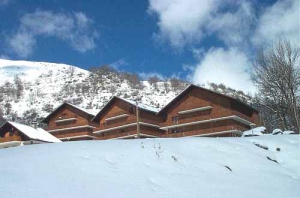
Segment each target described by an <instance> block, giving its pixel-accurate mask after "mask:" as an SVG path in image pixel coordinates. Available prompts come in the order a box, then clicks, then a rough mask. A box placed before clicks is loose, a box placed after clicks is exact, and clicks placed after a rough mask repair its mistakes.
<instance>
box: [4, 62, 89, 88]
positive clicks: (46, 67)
mask: <svg viewBox="0 0 300 198" xmlns="http://www.w3.org/2000/svg"><path fill="white" fill-rule="evenodd" d="M70 68H74V70H75V74H76V73H82V74H84V75H87V74H88V73H89V72H88V71H86V70H83V69H80V68H78V67H74V66H71V65H66V64H58V63H47V62H31V61H14V60H6V59H0V79H2V80H1V81H0V85H3V84H4V83H5V82H6V81H9V82H13V79H14V77H15V76H16V75H18V76H19V77H20V78H21V79H22V80H23V81H25V82H35V80H36V79H38V78H39V77H41V76H45V77H46V78H49V73H53V75H52V76H51V77H53V76H54V77H55V76H57V77H58V76H61V77H66V73H67V72H68V70H70Z"/></svg>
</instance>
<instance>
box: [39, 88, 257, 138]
mask: <svg viewBox="0 0 300 198" xmlns="http://www.w3.org/2000/svg"><path fill="white" fill-rule="evenodd" d="M44 122H45V123H47V124H48V132H50V133H51V134H53V135H54V136H56V137H57V138H59V139H61V140H63V141H70V140H92V139H98V140H105V139H120V138H122V139H130V138H148V137H165V138H166V137H185V136H207V137H236V136H241V133H242V132H243V131H245V130H249V129H250V128H251V127H254V126H255V125H257V124H258V123H259V116H258V111H257V110H255V109H254V108H252V107H250V106H249V105H247V104H245V103H243V102H241V101H239V100H237V99H234V98H232V97H229V96H226V95H223V94H220V93H216V92H214V91H211V90H208V89H205V88H202V87H198V86H195V85H190V86H188V87H187V88H186V89H185V90H184V91H183V92H182V93H181V94H179V95H178V96H177V97H175V98H174V99H173V100H172V101H171V102H170V103H169V104H167V105H166V106H165V107H164V108H162V109H161V110H158V109H156V108H153V107H149V106H146V105H143V104H141V103H138V104H137V103H135V102H134V101H131V100H127V99H122V98H119V97H116V96H114V97H113V98H112V99H111V100H110V101H109V102H108V103H107V104H106V105H105V106H104V107H103V108H102V109H101V110H100V111H99V112H98V113H97V115H95V116H94V115H92V114H90V113H88V112H87V111H86V110H83V109H81V108H79V107H76V106H74V105H71V104H68V103H64V104H63V105H61V106H60V107H59V108H57V109H56V110H55V111H54V112H53V113H51V114H50V115H49V116H48V117H47V118H45V120H44Z"/></svg>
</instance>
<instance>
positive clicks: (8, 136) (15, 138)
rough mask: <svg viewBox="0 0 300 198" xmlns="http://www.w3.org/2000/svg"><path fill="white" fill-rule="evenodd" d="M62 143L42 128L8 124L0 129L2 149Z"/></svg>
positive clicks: (0, 146)
mask: <svg viewBox="0 0 300 198" xmlns="http://www.w3.org/2000/svg"><path fill="white" fill-rule="evenodd" d="M46 142H48V143H52V142H61V141H60V140H58V139H57V138H55V137H54V136H52V135H51V134H49V133H48V132H46V131H45V130H43V129H41V128H33V127H30V126H27V125H23V124H19V123H15V122H6V123H4V124H3V125H2V126H1V127H0V148H8V147H13V146H20V145H26V144H39V143H46Z"/></svg>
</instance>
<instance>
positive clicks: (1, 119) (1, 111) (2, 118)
mask: <svg viewBox="0 0 300 198" xmlns="http://www.w3.org/2000/svg"><path fill="white" fill-rule="evenodd" d="M3 116H4V115H3V110H2V108H1V106H0V126H2V124H3V123H4V122H5V119H4V117H3Z"/></svg>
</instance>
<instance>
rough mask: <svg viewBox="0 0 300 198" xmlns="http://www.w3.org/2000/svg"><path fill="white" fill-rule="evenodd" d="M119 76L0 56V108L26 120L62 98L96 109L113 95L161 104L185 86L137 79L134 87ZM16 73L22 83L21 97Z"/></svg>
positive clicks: (8, 115)
mask: <svg viewBox="0 0 300 198" xmlns="http://www.w3.org/2000/svg"><path fill="white" fill-rule="evenodd" d="M122 75H123V74H115V73H109V72H108V73H101V74H98V76H97V75H96V76H95V75H91V72H89V71H86V70H83V69H80V68H78V67H75V66H71V65H66V64H56V63H45V62H30V61H11V60H3V59H0V79H3V80H1V81H0V86H1V87H0V109H3V111H4V115H5V116H6V118H7V119H9V120H17V121H19V122H23V123H28V122H30V121H32V120H35V119H39V118H41V117H45V116H46V115H48V114H49V113H50V112H51V111H52V110H53V109H54V108H56V107H57V106H59V105H60V104H61V103H62V102H64V101H68V102H70V103H72V104H75V105H78V106H80V107H82V108H86V109H94V110H99V109H100V108H102V106H103V105H104V104H105V103H106V102H107V101H108V100H109V99H110V98H111V97H112V96H114V95H117V96H120V97H124V98H128V99H133V100H136V99H138V100H140V101H141V102H143V103H145V104H148V105H152V106H154V107H162V106H164V105H165V104H166V103H168V102H169V101H170V100H171V99H172V98H173V97H174V96H175V95H176V94H177V93H179V92H180V91H181V90H182V89H183V88H184V86H182V87H181V88H180V89H178V90H177V91H174V90H172V89H171V88H168V90H166V89H165V88H164V89H162V88H163V86H164V87H165V83H164V82H157V83H156V85H155V87H154V86H152V85H150V83H149V82H147V81H143V82H140V81H138V83H141V86H140V87H138V88H135V87H134V86H133V85H132V83H131V84H130V82H129V81H130V79H131V78H132V77H131V76H130V75H129V74H126V75H127V78H125V77H124V79H120V78H121V76H122ZM128 75H129V76H128ZM16 76H18V77H19V78H20V84H22V92H21V93H20V94H19V95H21V96H20V97H17V94H16V92H17V91H18V90H16V88H15V87H17V85H16V83H15V81H16ZM99 79H101V82H100V80H99ZM96 80H97V82H95V81H96ZM168 86H169V85H168ZM24 117H25V118H24ZM18 118H19V119H18ZM20 118H22V119H23V118H24V119H25V120H20Z"/></svg>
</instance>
